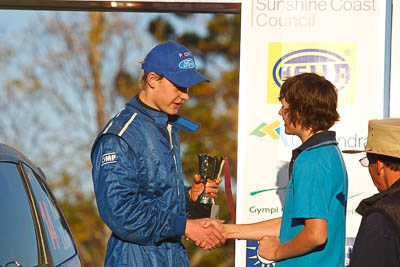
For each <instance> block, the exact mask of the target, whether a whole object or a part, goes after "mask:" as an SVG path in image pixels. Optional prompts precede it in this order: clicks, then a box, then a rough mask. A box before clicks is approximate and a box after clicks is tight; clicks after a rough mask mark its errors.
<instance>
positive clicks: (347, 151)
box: [342, 149, 368, 154]
mask: <svg viewBox="0 0 400 267" xmlns="http://www.w3.org/2000/svg"><path fill="white" fill-rule="evenodd" d="M342 152H343V153H348V154H356V153H362V152H368V151H367V150H351V149H349V150H342Z"/></svg>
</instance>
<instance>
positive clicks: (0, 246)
mask: <svg viewBox="0 0 400 267" xmlns="http://www.w3.org/2000/svg"><path fill="white" fill-rule="evenodd" d="M14 261H18V263H19V264H21V265H22V266H36V265H38V249H37V239H36V232H35V226H34V222H33V218H32V213H31V207H30V205H29V201H28V198H27V196H26V191H25V187H24V185H23V183H22V179H21V176H20V173H19V171H18V168H17V165H16V164H14V163H8V162H0V265H1V266H5V265H6V264H7V263H8V262H14Z"/></svg>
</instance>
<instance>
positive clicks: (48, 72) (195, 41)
mask: <svg viewBox="0 0 400 267" xmlns="http://www.w3.org/2000/svg"><path fill="white" fill-rule="evenodd" d="M70 15H71V12H54V13H52V15H51V16H42V15H40V16H39V18H38V21H37V22H36V23H32V24H31V25H30V26H29V27H28V32H25V31H24V32H23V33H22V34H20V35H19V39H17V40H16V41H15V42H14V43H13V45H12V49H11V50H10V52H7V53H6V55H12V58H13V59H12V60H11V61H10V62H9V61H6V60H5V58H7V60H9V57H6V55H3V54H0V60H1V63H2V64H4V65H5V66H4V67H5V69H4V71H3V73H7V75H5V76H4V77H6V79H3V80H0V82H2V83H3V85H4V86H3V88H4V90H2V91H1V92H0V97H1V98H0V110H1V111H3V112H7V113H8V114H10V115H9V116H1V117H0V123H1V124H2V125H4V126H5V127H4V128H3V129H7V131H5V130H2V129H1V128H0V137H1V139H2V140H1V141H2V142H5V143H9V144H12V145H14V146H15V147H17V148H18V149H19V150H21V151H22V152H24V153H25V154H26V155H27V156H28V157H30V158H31V159H33V160H34V162H35V163H37V164H38V165H39V166H41V167H43V169H44V170H45V172H46V173H47V174H48V182H49V183H50V184H51V186H52V188H53V189H54V190H53V191H55V195H56V197H57V198H58V201H59V203H60V205H61V206H62V209H63V212H64V214H65V215H66V217H67V221H68V224H69V225H70V227H71V229H72V232H73V234H74V237H75V239H76V240H77V242H78V244H77V245H78V249H79V251H80V253H81V256H82V260H83V262H84V264H85V266H86V267H92V266H102V265H103V261H104V254H105V245H106V241H107V240H108V235H109V230H108V229H107V228H106V227H105V226H104V224H103V223H102V221H101V220H100V218H99V216H98V213H97V208H96V205H95V202H94V196H93V193H92V190H91V186H88V184H91V178H90V176H91V175H90V159H89V156H88V155H89V153H90V148H91V145H92V142H93V140H94V138H95V136H96V134H97V132H98V130H99V129H101V128H102V127H103V126H104V124H105V123H106V121H107V120H108V119H109V118H110V117H112V116H113V115H114V114H115V113H116V112H117V111H119V110H120V109H121V108H122V107H123V105H124V103H125V102H126V101H127V100H128V99H129V98H131V97H132V96H133V95H134V94H135V93H137V91H138V89H137V88H138V80H139V76H140V74H141V71H140V66H139V64H138V62H140V61H142V60H143V58H142V57H143V55H144V54H146V53H147V52H148V49H150V48H151V47H152V46H153V45H154V44H153V42H154V40H156V41H157V42H160V41H165V40H176V41H177V42H180V43H182V44H184V45H185V46H187V47H188V48H189V49H190V50H192V51H193V52H194V53H195V57H196V59H198V60H197V65H198V67H199V68H200V69H201V70H203V71H204V72H205V75H206V76H208V77H210V80H211V83H210V84H207V83H202V84H200V85H198V86H195V87H193V88H192V90H191V100H190V101H189V102H188V103H186V105H184V106H183V107H182V108H181V110H180V113H181V114H182V115H184V116H186V117H188V118H189V119H192V120H194V121H197V122H199V123H200V124H201V129H200V131H199V132H197V133H190V134H187V133H182V153H183V155H182V158H183V168H184V174H185V177H187V179H188V183H191V182H192V177H193V174H194V173H196V172H197V166H198V163H197V155H196V154H197V153H209V154H212V155H220V156H226V157H228V158H229V161H230V163H231V174H232V177H233V178H234V179H235V177H236V149H237V144H236V143H237V101H238V84H239V83H238V73H239V43H240V16H238V15H212V16H211V15H208V17H207V18H210V19H209V21H208V25H207V29H206V33H205V34H199V33H197V32H187V31H186V30H185V27H183V28H184V30H183V31H182V30H181V32H180V33H178V29H177V28H176V25H178V24H179V25H189V24H191V23H192V24H193V17H196V16H190V14H185V15H183V14H177V15H176V16H173V15H163V16H156V17H155V18H154V19H153V20H152V21H151V22H150V23H149V24H148V31H149V33H151V34H152V35H153V37H154V40H151V39H149V38H148V37H147V39H146V35H145V34H143V32H142V31H141V30H140V28H138V27H137V26H136V24H137V22H136V21H135V17H137V16H136V15H135V16H132V14H119V13H97V12H92V13H83V12H74V13H73V16H70ZM146 15H147V14H146ZM177 20H178V22H177ZM172 21H174V22H172ZM144 43H146V44H147V45H146V47H144V46H143V44H144ZM4 51H7V50H3V52H4ZM10 129H11V130H10ZM49 174H50V175H49ZM221 191H223V190H222V188H221ZM217 204H219V205H220V206H221V208H222V210H221V216H220V217H221V218H223V219H226V220H227V221H229V219H230V216H229V215H228V213H229V212H228V210H227V205H226V199H225V196H224V194H223V192H221V193H220V195H219V197H218V199H217ZM185 243H186V246H187V248H188V254H189V258H190V259H191V264H192V266H210V265H211V266H233V265H234V257H233V255H234V242H233V241H228V242H227V244H226V245H225V246H224V247H223V248H220V249H217V250H214V251H212V252H203V251H202V250H201V249H198V248H196V247H194V245H193V243H192V242H186V241H185Z"/></svg>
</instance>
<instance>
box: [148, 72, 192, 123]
mask: <svg viewBox="0 0 400 267" xmlns="http://www.w3.org/2000/svg"><path fill="white" fill-rule="evenodd" d="M153 90H154V94H153V97H152V102H153V104H154V107H155V108H156V109H158V110H160V111H162V112H165V113H167V114H169V115H174V114H176V113H177V112H178V109H179V108H180V106H181V105H182V104H183V102H185V100H189V88H188V87H180V86H178V85H175V84H173V83H172V82H170V81H169V80H168V79H167V78H165V77H164V78H162V79H160V80H158V81H157V82H156V84H155V86H154V88H153Z"/></svg>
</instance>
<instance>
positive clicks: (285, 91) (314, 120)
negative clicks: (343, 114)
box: [279, 73, 339, 133]
mask: <svg viewBox="0 0 400 267" xmlns="http://www.w3.org/2000/svg"><path fill="white" fill-rule="evenodd" d="M337 98H338V97H337V90H336V87H335V86H334V85H333V84H332V83H331V82H330V81H328V80H327V79H325V78H324V77H323V76H320V75H318V74H316V73H302V74H299V75H296V76H293V77H289V78H287V79H286V80H285V81H284V83H283V84H282V87H281V91H280V95H279V100H280V101H282V99H285V101H286V102H287V103H288V105H289V109H288V116H289V121H290V122H291V123H293V125H296V124H297V123H298V124H300V125H301V127H303V128H305V129H311V130H312V131H313V132H314V133H315V132H318V131H327V130H328V129H329V128H331V127H332V125H333V124H335V122H336V121H338V120H339V114H338V112H337V110H336V109H337Z"/></svg>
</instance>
